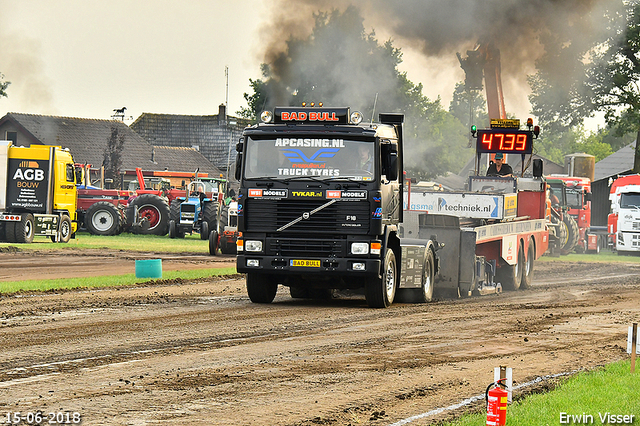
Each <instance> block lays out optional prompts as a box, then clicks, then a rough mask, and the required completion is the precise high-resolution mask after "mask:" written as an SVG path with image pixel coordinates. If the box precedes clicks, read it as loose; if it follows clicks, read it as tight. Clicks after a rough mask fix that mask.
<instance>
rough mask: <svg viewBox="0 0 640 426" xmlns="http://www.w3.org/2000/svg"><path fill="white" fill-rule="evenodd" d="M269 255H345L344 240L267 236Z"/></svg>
mask: <svg viewBox="0 0 640 426" xmlns="http://www.w3.org/2000/svg"><path fill="white" fill-rule="evenodd" d="M266 254H267V255H270V256H299V257H308V256H313V257H332V256H337V257H344V256H345V255H346V243H345V242H344V240H308V239H306V238H267V251H266Z"/></svg>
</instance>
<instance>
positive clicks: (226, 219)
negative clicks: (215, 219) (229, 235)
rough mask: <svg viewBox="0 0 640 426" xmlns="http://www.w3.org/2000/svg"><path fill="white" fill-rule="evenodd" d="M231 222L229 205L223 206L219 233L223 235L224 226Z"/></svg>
mask: <svg viewBox="0 0 640 426" xmlns="http://www.w3.org/2000/svg"><path fill="white" fill-rule="evenodd" d="M228 224H229V206H222V211H221V212H220V226H219V229H218V233H220V235H222V233H223V232H224V227H225V226H227V225H228Z"/></svg>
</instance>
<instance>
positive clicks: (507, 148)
mask: <svg viewBox="0 0 640 426" xmlns="http://www.w3.org/2000/svg"><path fill="white" fill-rule="evenodd" d="M532 151H533V132H532V131H530V130H516V129H484V130H480V129H478V137H477V140H476V152H477V153H484V152H489V153H493V152H502V153H505V154H531V152H532Z"/></svg>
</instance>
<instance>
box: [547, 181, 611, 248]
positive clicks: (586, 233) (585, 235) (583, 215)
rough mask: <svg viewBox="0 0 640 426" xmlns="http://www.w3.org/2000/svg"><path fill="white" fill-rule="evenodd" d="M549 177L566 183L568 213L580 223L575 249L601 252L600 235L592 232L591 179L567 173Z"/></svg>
mask: <svg viewBox="0 0 640 426" xmlns="http://www.w3.org/2000/svg"><path fill="white" fill-rule="evenodd" d="M549 178H550V179H554V180H561V181H563V182H564V183H565V185H566V189H565V191H566V198H567V206H566V207H567V213H568V214H569V215H570V216H571V217H572V218H573V219H574V220H575V222H576V224H577V225H578V241H577V243H576V245H575V250H576V251H577V252H579V253H585V252H587V253H589V252H590V253H599V252H600V236H599V235H598V234H595V233H593V232H590V228H591V179H589V178H588V177H578V176H567V175H551V176H549Z"/></svg>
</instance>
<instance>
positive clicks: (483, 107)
mask: <svg viewBox="0 0 640 426" xmlns="http://www.w3.org/2000/svg"><path fill="white" fill-rule="evenodd" d="M469 98H471V99H472V102H473V104H472V105H473V119H472V120H471V121H469V118H470V116H471V115H470V111H469ZM449 112H450V113H451V114H453V116H454V117H456V118H457V119H458V120H460V122H461V123H464V124H466V125H467V128H469V127H471V125H473V124H475V125H476V126H478V128H481V127H487V126H489V115H488V114H487V101H486V100H485V99H484V96H482V92H480V91H478V90H471V92H469V91H468V90H467V89H466V86H465V84H464V83H462V82H459V83H456V87H455V89H454V90H453V97H452V99H451V103H449Z"/></svg>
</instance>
